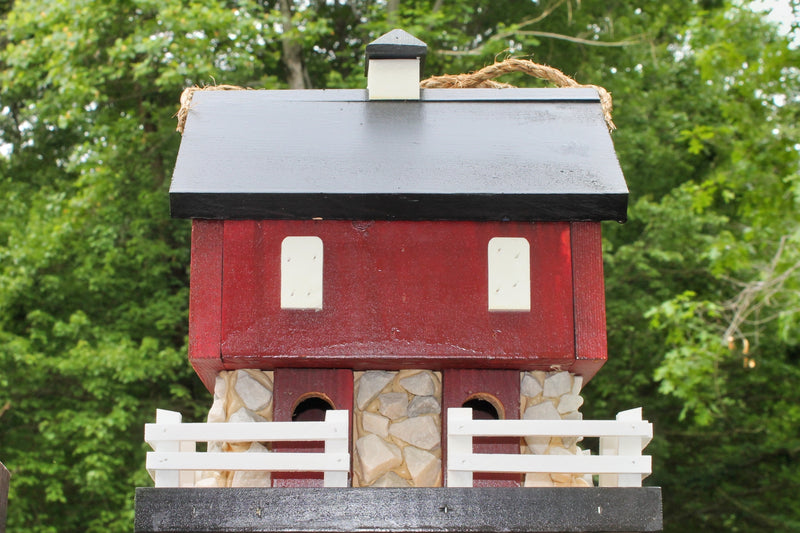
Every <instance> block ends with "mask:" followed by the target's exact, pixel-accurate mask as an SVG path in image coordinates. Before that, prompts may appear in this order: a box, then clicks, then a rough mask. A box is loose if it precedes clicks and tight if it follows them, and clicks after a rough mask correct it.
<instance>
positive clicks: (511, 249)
mask: <svg viewBox="0 0 800 533" xmlns="http://www.w3.org/2000/svg"><path fill="white" fill-rule="evenodd" d="M530 310H531V247H530V244H529V243H528V239H524V238H520V237H495V238H493V239H492V240H490V241H489V311H530Z"/></svg>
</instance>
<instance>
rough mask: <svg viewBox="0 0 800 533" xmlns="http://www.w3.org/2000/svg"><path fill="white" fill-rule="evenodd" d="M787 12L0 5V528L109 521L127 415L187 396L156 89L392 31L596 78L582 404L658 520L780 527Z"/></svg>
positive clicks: (798, 63)
mask: <svg viewBox="0 0 800 533" xmlns="http://www.w3.org/2000/svg"><path fill="white" fill-rule="evenodd" d="M799 13H800V2H798V1H797V0H792V1H791V2H782V3H780V2H779V3H772V2H763V1H762V2H755V3H751V2H748V1H746V0H742V1H734V2H727V1H721V0H697V1H689V0H665V1H660V2H653V1H650V2H627V1H609V0H540V1H532V0H471V1H470V0H381V1H379V0H294V1H291V0H260V1H257V0H238V1H234V0H231V1H222V0H204V1H202V2H201V1H192V2H189V1H177V0H158V1H156V0H38V1H26V0H16V1H14V0H5V1H0V202H2V203H0V206H1V208H0V461H2V462H3V463H4V464H5V465H6V466H7V467H8V469H9V470H10V471H11V473H12V476H13V477H12V479H11V491H10V496H9V509H8V530H9V531H13V532H37V533H39V532H70V531H89V532H95V531H98V532H99V531H103V532H107V531H108V532H114V531H129V530H131V529H132V527H133V489H134V487H136V486H150V485H151V481H150V479H149V476H148V475H147V473H146V471H145V469H144V457H145V451H146V445H145V444H144V442H143V424H144V423H145V422H149V421H152V420H153V418H154V414H155V409H156V407H162V408H169V409H172V410H179V411H182V412H183V413H184V416H185V417H186V418H185V419H188V420H191V421H199V420H202V419H204V417H205V414H206V412H207V410H208V408H209V407H210V405H211V395H210V394H209V393H208V392H207V391H206V390H205V388H204V387H203V386H202V384H201V383H200V380H199V379H198V378H197V377H196V376H195V375H194V373H193V372H192V370H191V368H190V367H189V364H188V362H187V355H186V338H187V323H188V322H187V305H188V268H189V236H190V225H189V222H188V221H186V220H172V219H170V217H169V206H168V197H167V190H168V187H169V182H170V176H171V172H172V167H173V165H174V161H175V157H176V155H177V148H178V144H179V142H180V135H179V134H178V133H176V132H175V126H176V121H175V118H174V115H175V113H176V111H177V110H178V107H179V101H178V99H179V96H180V93H181V91H182V89H184V88H185V87H189V86H192V85H199V86H204V85H214V84H233V85H241V86H247V87H253V88H265V89H285V88H309V89H310V88H315V89H317V88H363V87H365V86H366V80H365V78H364V74H363V72H364V47H365V45H366V44H367V43H368V42H370V41H371V40H373V39H375V38H377V37H378V36H380V35H381V34H383V33H384V32H386V31H388V30H390V29H392V28H395V27H401V28H403V29H405V30H406V31H408V32H410V33H411V34H413V35H415V36H416V37H418V38H420V39H422V40H423V41H425V42H426V43H427V44H428V46H429V54H428V58H427V62H426V66H425V76H430V75H439V74H445V73H449V74H457V73H462V72H469V71H473V70H478V69H480V68H481V67H483V66H486V65H488V64H491V63H493V62H494V61H495V60H502V59H504V58H506V57H511V56H513V57H523V58H530V59H533V60H534V61H537V62H540V63H546V64H549V65H552V66H555V67H557V68H559V69H561V70H562V71H564V72H565V73H566V74H569V75H571V76H573V77H575V78H576V79H577V80H578V81H579V82H581V83H591V84H596V85H602V86H604V87H605V88H607V89H608V90H609V91H611V93H612V94H613V97H614V104H615V113H614V120H615V122H616V124H617V126H618V128H619V129H618V130H617V131H616V132H615V133H614V134H613V140H614V143H615V146H616V149H617V152H618V155H619V158H620V162H621V164H622V168H623V171H624V173H625V176H626V178H627V181H628V185H629V188H630V190H631V203H630V209H629V218H630V219H629V221H628V222H627V223H626V224H624V225H623V224H617V223H605V225H604V227H603V231H604V250H605V261H606V263H605V268H606V279H607V281H606V292H607V306H608V309H607V316H608V329H609V361H608V363H607V364H606V365H605V367H604V368H603V369H602V370H601V371H600V372H599V374H598V375H597V377H596V378H595V379H594V380H592V381H591V382H590V383H589V384H588V386H587V387H586V388H585V389H584V392H583V394H584V397H585V398H586V403H585V405H584V407H583V412H584V415H585V416H586V417H587V418H592V419H604V418H612V417H613V416H614V413H616V412H617V411H620V410H624V409H628V408H632V407H636V406H640V405H641V406H644V414H645V418H647V419H649V420H651V421H652V422H654V424H655V435H656V436H655V439H654V441H653V442H652V443H651V444H650V446H649V447H648V449H647V451H648V453H650V454H651V455H653V457H654V474H653V475H652V476H651V477H650V478H648V480H647V484H651V485H659V486H661V487H663V494H664V520H665V526H666V531H668V532H672V531H698V530H704V531H708V532H713V531H800V500H798V498H797V494H798V493H800V467H798V458H799V457H800V430H798V427H800V387H798V385H797V384H798V383H800V209H798V208H799V207H800V174H799V173H798V161H799V155H800V129H799V128H798V123H800V50H799V49H798V46H800V30H799V29H798V23H799V17H798V14H799ZM501 81H505V82H508V83H512V84H515V85H518V86H532V87H533V86H541V82H538V81H537V80H534V79H532V78H525V77H522V75H514V76H509V77H506V78H503V79H502V80H501ZM476 126H477V125H476ZM309 150H313V147H309Z"/></svg>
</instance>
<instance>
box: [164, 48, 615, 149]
mask: <svg viewBox="0 0 800 533" xmlns="http://www.w3.org/2000/svg"><path fill="white" fill-rule="evenodd" d="M511 72H524V73H525V74H528V75H530V76H533V77H534V78H539V79H542V80H545V81H549V82H550V83H552V84H554V85H556V86H558V87H562V88H592V89H595V90H596V91H597V93H598V94H599V96H600V105H601V106H602V108H603V115H604V116H605V119H606V125H607V126H608V129H609V131H613V130H615V129H616V126H615V125H614V122H613V121H612V120H611V111H612V109H613V104H612V101H611V93H609V92H608V91H606V90H605V89H604V88H603V87H600V86H599V85H583V84H580V83H578V82H577V81H575V80H574V79H572V78H570V77H569V76H567V75H566V74H564V73H563V72H561V71H560V70H558V69H557V68H553V67H549V66H547V65H541V64H539V63H534V62H533V61H529V60H527V59H515V58H510V59H506V60H505V61H501V62H499V63H495V64H493V65H489V66H488V67H484V68H482V69H480V70H478V71H476V72H472V73H470V74H445V75H443V76H432V77H430V78H428V79H426V80H422V81H421V82H420V84H419V86H420V87H422V88H423V89H487V88H489V89H510V88H514V86H513V85H509V84H508V83H501V82H497V81H494V78H497V77H499V76H502V75H503V74H508V73H511ZM245 90H250V89H248V88H245V87H239V86H237V85H209V86H206V87H198V86H197V85H195V86H194V87H187V88H186V89H184V90H183V92H182V93H181V107H180V109H179V110H178V112H177V113H176V114H175V116H176V117H177V118H178V126H177V128H175V129H176V130H177V131H179V132H180V133H181V134H183V129H184V126H185V125H186V117H187V116H188V115H189V109H190V108H191V104H192V96H194V93H195V92H197V91H245Z"/></svg>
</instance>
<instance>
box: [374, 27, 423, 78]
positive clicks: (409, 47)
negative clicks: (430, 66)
mask: <svg viewBox="0 0 800 533" xmlns="http://www.w3.org/2000/svg"><path fill="white" fill-rule="evenodd" d="M427 54H428V45H427V44H425V43H424V42H422V41H420V40H419V39H417V38H416V37H414V36H413V35H411V34H410V33H408V32H407V31H404V30H400V29H395V30H392V31H390V32H389V33H385V34H383V35H381V36H380V37H378V38H377V39H375V40H374V41H372V42H371V43H369V44H368V45H367V64H366V68H365V72H368V71H369V60H370V59H419V60H420V61H419V69H420V72H422V67H423V66H424V65H425V56H426V55H427Z"/></svg>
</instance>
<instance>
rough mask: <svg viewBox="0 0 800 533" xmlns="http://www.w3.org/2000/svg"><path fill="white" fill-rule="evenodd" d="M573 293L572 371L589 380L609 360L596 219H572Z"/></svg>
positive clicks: (599, 244)
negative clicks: (573, 355) (573, 338)
mask: <svg viewBox="0 0 800 533" xmlns="http://www.w3.org/2000/svg"><path fill="white" fill-rule="evenodd" d="M571 227H572V231H571V237H572V273H573V284H574V294H575V365H573V367H572V369H571V371H572V372H573V373H575V374H580V375H582V376H583V384H584V385H586V383H587V382H588V381H589V380H590V379H592V377H593V376H594V375H595V373H597V371H598V370H599V369H600V367H602V366H603V364H604V363H605V362H606V359H608V348H607V334H606V299H605V285H604V280H603V245H602V235H601V227H600V223H599V222H572V223H571Z"/></svg>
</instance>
